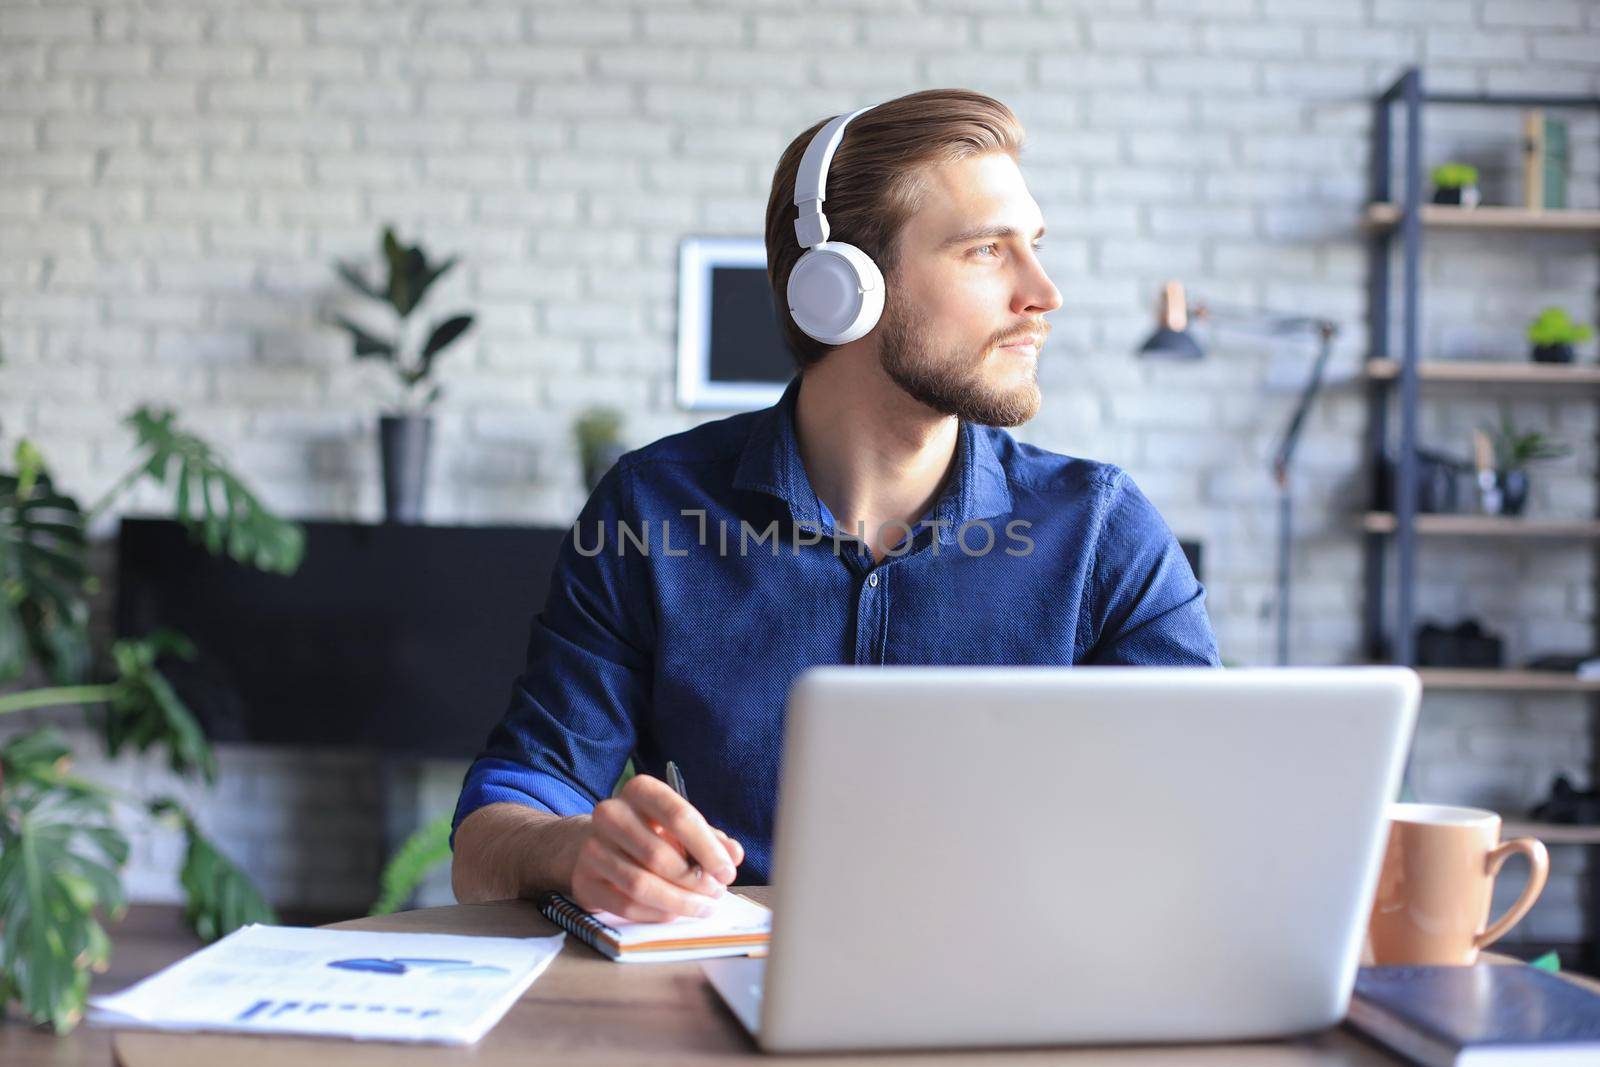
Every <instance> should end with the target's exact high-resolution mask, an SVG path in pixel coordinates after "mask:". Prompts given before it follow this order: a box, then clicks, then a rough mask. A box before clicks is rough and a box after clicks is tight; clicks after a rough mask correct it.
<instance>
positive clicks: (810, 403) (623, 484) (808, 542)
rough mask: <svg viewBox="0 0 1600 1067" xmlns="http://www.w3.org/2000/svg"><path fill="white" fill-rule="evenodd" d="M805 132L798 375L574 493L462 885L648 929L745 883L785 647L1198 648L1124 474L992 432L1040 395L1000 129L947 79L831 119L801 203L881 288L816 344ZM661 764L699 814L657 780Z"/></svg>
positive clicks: (867, 654)
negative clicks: (819, 198) (840, 331)
mask: <svg viewBox="0 0 1600 1067" xmlns="http://www.w3.org/2000/svg"><path fill="white" fill-rule="evenodd" d="M822 125H823V124H821V123H819V124H818V125H817V126H814V127H812V129H810V130H808V131H806V132H805V133H803V134H801V135H800V136H799V137H798V138H796V139H795V140H794V142H793V143H792V144H790V146H789V148H788V150H787V151H785V153H784V154H783V157H782V159H781V160H780V161H779V163H778V168H777V171H776V173H775V174H774V176H773V182H772V192H771V197H770V199H769V201H768V208H767V219H766V242H767V256H768V273H769V276H770V279H771V283H772V290H773V294H774V297H775V306H776V307H778V308H780V309H783V310H782V311H780V319H781V320H782V323H783V328H784V331H785V336H786V338H787V340H788V341H789V344H790V346H791V347H792V348H793V350H794V352H795V355H796V358H797V361H798V363H799V366H800V373H799V375H798V376H797V377H796V378H795V380H794V381H792V382H791V383H790V385H789V387H788V389H787V390H786V392H785V393H784V396H783V399H782V400H781V401H780V402H779V403H778V404H777V405H776V406H775V407H773V408H769V409H767V410H765V411H759V412H754V413H750V414H743V415H737V416H734V417H733V418H729V419H724V420H721V421H719V422H712V423H708V424H706V425H703V426H700V427H698V428H696V429H694V430H691V431H689V432H687V433H682V434H678V435H675V436H672V437H668V438H665V439H663V440H660V441H657V442H656V443H655V444H653V445H650V446H648V447H646V448H643V449H640V450H639V451H637V452H633V453H630V454H629V455H627V456H624V457H623V459H622V460H621V461H620V462H619V463H618V464H617V466H616V467H615V468H613V469H612V470H611V471H610V472H609V473H608V474H607V476H606V477H605V479H604V480H603V481H602V482H601V483H600V485H599V487H598V488H597V489H596V490H595V492H594V495H593V496H592V497H591V498H590V500H589V502H588V504H587V505H586V507H585V508H584V511H583V514H582V515H581V516H580V518H579V520H578V523H577V526H576V527H575V530H574V539H573V541H572V542H570V543H569V544H568V545H567V546H565V548H564V550H563V552H562V555H561V558H560V560H559V562H558V564H557V566H556V571H555V574H554V577H553V579H552V582H551V586H550V593H549V599H548V603H547V605H546V607H545V610H544V611H543V613H542V614H541V615H540V616H539V618H538V619H537V620H536V621H535V624H534V630H533V635H532V639H531V641H530V644H529V650H528V663H527V669H526V672H525V673H524V674H523V675H522V676H521V677H520V678H519V679H518V680H517V683H516V685H515V686H514V688H513V693H512V700H511V707H510V710H509V711H508V712H507V714H506V717H505V719H504V721H503V722H502V723H501V724H500V726H498V727H497V728H496V729H495V731H494V732H493V734H492V735H491V736H490V739H489V743H488V746H487V748H486V749H485V751H484V753H483V754H482V755H481V756H480V757H479V759H478V760H477V762H476V763H474V765H473V766H472V768H471V770H470V771H469V772H468V774H467V777H466V782H465V784H464V787H463V789H462V794H461V801H460V804H459V806H458V808H457V812H456V824H457V828H456V832H455V836H454V848H455V864H454V870H453V881H454V886H455V891H456V895H457V897H458V898H459V899H461V900H462V901H469V902H470V901H478V900H488V899H496V898H504V897H514V896H531V895H533V894H535V893H537V892H538V891H540V890H543V889H552V888H553V889H561V890H563V891H565V892H567V893H568V894H569V895H570V896H572V897H573V898H574V899H575V900H576V901H577V902H578V903H579V904H581V905H583V906H584V907H586V908H590V909H605V910H609V911H612V912H616V913H618V914H620V915H622V916H624V917H626V918H634V919H643V920H652V921H660V920H664V919H668V918H671V917H673V916H678V915H695V914H704V913H705V912H706V911H707V910H708V909H709V908H710V906H711V905H712V904H713V902H714V901H715V899H716V898H717V897H718V896H719V895H721V893H722V892H723V891H724V890H723V887H724V886H726V885H728V884H730V883H731V882H732V881H733V880H734V878H735V877H736V868H741V867H742V873H741V874H739V875H738V876H739V877H741V878H742V879H743V880H744V881H747V882H753V883H761V882H765V881H766V879H767V877H768V874H769V870H768V867H769V864H770V861H771V834H772V825H773V817H774V805H775V801H776V797H775V793H776V788H777V770H778V760H779V754H780V753H779V748H780V744H781V741H782V736H783V714H784V702H785V696H786V694H787V690H788V687H789V684H790V682H791V681H792V680H793V678H794V677H795V676H796V675H797V674H798V673H799V672H800V671H802V670H803V669H805V668H806V667H809V666H813V665H816V664H822V663H858V664H934V663H939V664H1077V663H1097V664H1167V665H1172V664H1193V665H1215V664H1216V663H1217V651H1216V643H1215V640H1214V639H1213V637H1212V633H1211V627H1210V623H1209V621H1208V620H1207V618H1206V614H1205V610H1204V606H1203V602H1204V592H1203V590H1202V589H1201V587H1200V585H1199V583H1198V582H1197V581H1196V580H1195V577H1194V574H1193V572H1192V571H1191V570H1190V568H1189V566H1188V564H1187V563H1186V561H1185V560H1184V557H1183V555H1182V553H1181V551H1180V550H1179V548H1178V545H1177V543H1176V541H1175V539H1174V538H1173V536H1172V533H1171V531H1169V530H1168V529H1167V527H1166V525H1165V523H1163V522H1162V520H1161V518H1160V516H1159V515H1158V514H1157V513H1156V511H1155V509H1154V508H1153V507H1152V506H1151V505H1150V503H1149V501H1148V500H1146V499H1145V497H1144V496H1143V495H1142V494H1140V493H1139V491H1138V490H1137V489H1136V488H1135V487H1134V485H1133V483H1132V482H1131V481H1130V480H1129V479H1128V478H1127V476H1126V475H1125V474H1123V473H1122V472H1121V471H1119V470H1117V469H1116V468H1114V467H1111V466H1107V465H1104V464H1099V463H1093V462H1089V461H1086V460H1079V459H1072V458H1068V457H1065V456H1059V455H1055V454H1053V453H1050V452H1046V451H1044V450H1042V449H1039V448H1035V447H1033V446H1030V445H1024V444H1019V443H1017V442H1016V441H1014V440H1013V439H1012V438H1011V436H1010V435H1009V434H1007V433H1006V432H1005V431H1004V430H1003V429H997V428H996V427H1007V426H1016V425H1020V424H1021V423H1023V422H1026V421H1027V420H1028V419H1030V418H1032V417H1033V415H1034V414H1035V413H1036V412H1037V411H1038V409H1039V406H1040V394H1039V387H1038V383H1037V373H1036V372H1037V365H1038V359H1039V351H1040V349H1041V347H1042V346H1043V343H1044V339H1045V337H1046V335H1047V334H1048V333H1049V330H1050V326H1049V323H1048V322H1047V321H1046V320H1045V315H1046V314H1048V313H1049V312H1051V311H1054V310H1056V309H1057V308H1059V307H1060V306H1061V294H1060V293H1059V292H1058V291H1057V290H1056V287H1055V286H1054V285H1053V284H1052V283H1051V281H1050V279H1049V278H1048V277H1047V276H1046V275H1045V272H1044V269H1043V267H1042V266H1041V265H1040V262H1039V258H1038V250H1039V247H1040V240H1041V238H1042V236H1043V234H1044V225H1043V220H1042V218H1041V215H1040V211H1039V207H1038V205H1037V204H1036V203H1035V202H1034V200H1033V198H1032V197H1031V196H1030V195H1029V193H1028V190H1027V187H1026V185H1025V184H1024V182H1023V179H1022V174H1021V171H1020V170H1019V169H1018V166H1017V160H1018V155H1019V152H1020V149H1021V145H1022V134H1023V131H1022V129H1021V127H1020V125H1019V124H1018V122H1017V120H1016V117H1015V116H1014V115H1013V114H1012V113H1011V111H1010V109H1008V108H1007V107H1006V106H1005V105H1004V104H1001V103H999V102H998V101H995V100H993V99H991V98H989V97H986V96H982V95H980V94H977V93H971V92H963V91H954V90H950V91H943V90H941V91H930V92H921V93H913V94H911V95H909V96H905V97H901V98H899V99H897V100H892V101H889V102H888V103H885V104H880V105H878V106H877V107H874V108H872V109H870V110H867V111H866V112H865V113H863V114H861V115H859V117H857V118H855V119H854V120H853V121H851V122H850V123H849V124H848V126H847V127H846V129H845V132H844V137H843V141H842V143H841V144H840V145H839V148H838V151H837V154H836V155H835V156H834V158H833V161H832V165H831V168H829V169H828V170H827V173H826V177H827V198H826V205H825V206H826V216H827V219H828V220H829V223H830V224H831V227H832V232H833V237H834V239H836V240H840V241H845V242H848V243H850V244H853V245H855V246H856V247H858V248H860V249H861V250H862V251H863V252H865V253H866V254H867V255H869V256H871V257H872V259H873V260H874V261H875V262H876V263H877V264H878V267H879V269H880V270H881V272H882V274H883V276H884V279H885V286H884V291H885V293H886V300H885V305H884V310H883V315H882V321H881V322H879V323H878V324H877V325H876V326H875V328H873V329H872V330H871V331H870V332H869V333H867V334H866V335H865V336H862V337H860V338H858V339H856V340H852V341H849V342H848V343H843V344H838V345H826V344H822V343H820V342H818V341H817V340H815V339H814V338H813V337H811V336H808V335H807V334H806V333H804V332H802V331H801V329H800V328H799V327H798V326H797V325H796V323H795V321H794V318H793V316H792V315H791V314H789V313H788V308H789V306H790V305H789V302H788V300H787V298H786V297H787V287H788V281H789V276H790V273H791V271H793V269H794V266H795V263H796V261H797V260H799V258H800V256H801V254H802V252H803V251H804V249H802V248H801V247H800V244H799V242H798V241H797V239H796V229H795V225H794V223H795V218H796V209H795V206H794V199H795V184H796V172H797V169H798V167H799V164H800V161H801V157H802V154H803V153H804V151H805V149H806V147H807V146H808V145H809V144H810V143H811V141H812V139H813V136H814V135H815V134H816V133H817V131H818V130H819V129H820V128H821V127H822ZM983 740H984V739H983V738H982V737H981V736H977V735H975V736H974V737H973V744H975V745H978V744H982V743H983ZM630 755H632V756H633V757H634V761H635V767H636V768H637V769H638V771H639V774H638V775H637V776H636V777H634V778H633V779H631V780H630V781H629V782H628V783H627V785H626V786H625V787H624V788H623V789H622V790H621V791H620V792H619V793H618V795H617V796H616V797H610V794H611V792H612V788H613V784H614V783H615V781H616V780H617V778H618V777H619V775H620V772H621V771H622V769H623V766H624V764H625V762H626V761H627V759H628V758H629V756H630ZM669 759H670V760H674V761H675V762H676V763H677V764H678V765H679V766H681V767H682V768H683V772H684V776H685V779H686V791H687V792H688V794H689V796H690V798H691V799H692V803H691V802H690V801H687V800H685V799H683V798H682V797H680V796H679V795H678V794H677V793H675V792H674V791H673V790H672V789H670V788H668V786H667V785H666V784H665V783H664V782H663V781H662V780H661V777H662V776H663V773H664V768H665V765H666V763H667V761H668V760H669ZM988 799H989V801H991V802H994V803H995V808H996V814H995V817H996V818H1004V817H1005V815H1004V801H1003V798H988ZM839 831H840V832H841V833H849V832H850V829H849V827H840V828H839ZM840 874H841V876H842V877H845V878H848V876H849V872H840Z"/></svg>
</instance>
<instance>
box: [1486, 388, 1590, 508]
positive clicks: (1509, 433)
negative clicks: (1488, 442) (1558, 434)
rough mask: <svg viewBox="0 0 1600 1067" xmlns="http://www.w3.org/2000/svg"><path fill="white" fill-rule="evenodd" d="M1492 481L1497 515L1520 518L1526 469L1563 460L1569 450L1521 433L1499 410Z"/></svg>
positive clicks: (1506, 413) (1547, 439) (1525, 491)
mask: <svg viewBox="0 0 1600 1067" xmlns="http://www.w3.org/2000/svg"><path fill="white" fill-rule="evenodd" d="M1493 436H1494V465H1495V482H1496V485H1497V487H1498V488H1499V490H1500V514H1502V515H1521V514H1522V511H1523V508H1525V507H1526V506H1527V503H1528V486H1529V480H1528V468H1529V467H1530V466H1531V465H1533V464H1535V463H1541V462H1544V461H1545V460H1552V459H1562V458H1563V457H1565V456H1568V455H1570V454H1571V452H1572V449H1570V448H1568V447H1567V446H1566V445H1564V444H1562V443H1561V442H1559V441H1555V440H1552V439H1551V438H1550V437H1547V436H1546V435H1545V434H1543V433H1540V432H1539V431H1538V430H1529V431H1526V432H1524V431H1521V430H1519V429H1517V426H1516V424H1515V423H1514V422H1512V420H1511V413H1510V412H1509V411H1505V410H1503V409H1502V410H1501V412H1500V425H1499V426H1498V427H1497V428H1495V430H1494V431H1493Z"/></svg>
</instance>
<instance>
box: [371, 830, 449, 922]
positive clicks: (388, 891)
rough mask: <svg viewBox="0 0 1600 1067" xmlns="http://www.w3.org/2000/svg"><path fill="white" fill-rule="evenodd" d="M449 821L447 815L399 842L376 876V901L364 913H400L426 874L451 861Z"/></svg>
mask: <svg viewBox="0 0 1600 1067" xmlns="http://www.w3.org/2000/svg"><path fill="white" fill-rule="evenodd" d="M451 821H452V818H451V816H450V815H448V814H446V815H441V816H439V817H438V818H437V819H435V820H433V821H432V822H430V823H428V824H427V825H425V826H423V827H421V828H420V829H418V830H417V831H416V832H415V833H413V834H412V835H411V836H410V837H408V838H406V839H405V841H404V842H402V843H401V845H400V848H399V850H398V851H397V852H395V854H394V857H393V858H392V859H390V860H389V862H388V863H387V864H385V865H384V868H383V873H382V874H381V875H379V876H378V885H379V887H380V892H379V894H378V899H377V900H376V901H375V902H374V903H373V905H372V910H371V911H370V912H368V913H367V914H369V915H388V914H390V913H391V912H395V911H399V910H400V909H401V908H402V907H404V906H405V902H406V901H408V900H410V899H411V894H412V893H415V892H416V891H417V886H419V885H421V884H422V880H423V879H424V878H426V877H427V876H428V874H429V872H431V871H432V870H433V869H434V868H435V867H437V866H439V865H440V864H441V863H445V862H447V861H448V860H449V859H450V823H451Z"/></svg>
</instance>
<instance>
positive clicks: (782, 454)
mask: <svg viewBox="0 0 1600 1067" xmlns="http://www.w3.org/2000/svg"><path fill="white" fill-rule="evenodd" d="M800 378H801V376H800V375H798V374H797V375H795V376H794V378H793V379H791V380H790V382H789V384H788V386H787V387H786V388H785V389H784V391H783V396H782V397H781V398H779V400H778V402H777V403H776V404H774V405H772V407H770V408H767V409H765V410H764V411H760V412H758V413H757V414H756V417H755V421H754V423H753V425H752V426H751V430H750V436H749V437H748V438H746V440H745V445H744V451H743V452H742V453H741V454H740V456H739V466H738V468H737V469H736V470H735V472H734V476H733V487H734V488H735V489H754V490H756V491H758V492H763V493H767V494H769V495H771V496H775V497H778V498H779V499H781V500H783V501H785V502H786V503H788V505H789V510H790V512H791V513H792V514H793V515H794V519H795V521H796V522H797V523H802V524H808V525H811V526H815V527H817V528H819V529H820V528H821V525H822V515H821V512H820V511H819V510H818V507H817V504H818V500H817V494H816V490H814V489H813V488H812V487H811V479H810V478H809V477H807V476H806V469H805V464H804V463H803V462H801V459H800V445H799V439H798V438H797V437H796V435H795V429H794V426H795V420H794V411H795V403H796V401H797V400H798V399H799V396H800ZM1010 510H1011V489H1010V486H1009V485H1008V484H1007V481H1006V471H1005V467H1004V466H1003V465H1002V464H1001V462H1000V457H999V456H997V455H995V451H994V442H993V441H992V440H991V435H990V434H989V433H987V432H985V428H983V427H980V426H977V425H974V424H973V423H970V422H966V421H964V420H963V421H962V423H961V427H960V432H959V437H958V438H957V440H956V471H955V475H954V476H953V477H952V478H951V479H950V481H949V483H948V484H947V485H946V486H945V488H944V492H942V493H941V494H940V495H939V499H938V500H937V501H936V502H935V503H934V506H933V511H932V513H931V516H930V517H931V518H932V519H934V520H937V521H942V522H944V523H945V525H944V526H942V527H940V528H939V540H940V541H941V542H942V543H944V544H949V543H951V542H952V541H954V540H955V537H956V530H957V529H958V528H959V527H960V526H961V525H962V524H963V523H967V522H972V521H974V520H976V519H987V518H992V517H994V516H996V515H1004V514H1006V513H1008V512H1010Z"/></svg>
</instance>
